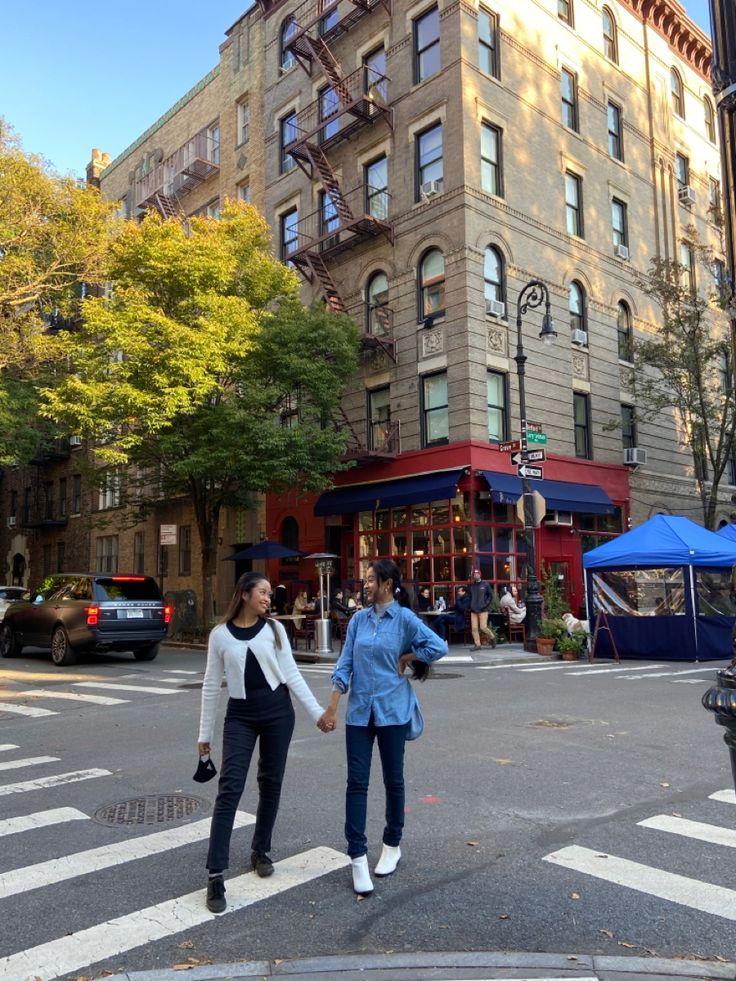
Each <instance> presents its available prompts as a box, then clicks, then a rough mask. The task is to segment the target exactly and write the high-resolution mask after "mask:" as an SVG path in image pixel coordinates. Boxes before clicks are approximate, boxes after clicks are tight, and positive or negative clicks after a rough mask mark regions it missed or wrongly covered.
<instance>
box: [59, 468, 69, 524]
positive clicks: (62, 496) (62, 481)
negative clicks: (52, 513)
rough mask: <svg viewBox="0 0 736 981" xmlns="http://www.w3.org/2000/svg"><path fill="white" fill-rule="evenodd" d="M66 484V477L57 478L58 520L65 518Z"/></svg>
mask: <svg viewBox="0 0 736 981" xmlns="http://www.w3.org/2000/svg"><path fill="white" fill-rule="evenodd" d="M66 484H67V481H66V477H60V478H59V517H60V518H65V517H66V507H67V501H66Z"/></svg>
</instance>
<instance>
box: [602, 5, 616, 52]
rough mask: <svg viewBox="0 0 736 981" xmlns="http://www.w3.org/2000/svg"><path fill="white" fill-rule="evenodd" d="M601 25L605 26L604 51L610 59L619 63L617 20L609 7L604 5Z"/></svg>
mask: <svg viewBox="0 0 736 981" xmlns="http://www.w3.org/2000/svg"><path fill="white" fill-rule="evenodd" d="M601 26H602V28H603V53H604V54H605V56H606V58H608V60H609V61H613V62H615V63H616V64H618V39H617V37H616V21H615V20H614V17H613V14H612V13H611V11H610V10H609V9H608V7H604V8H603V11H602V13H601Z"/></svg>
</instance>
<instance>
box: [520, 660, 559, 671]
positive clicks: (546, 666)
mask: <svg viewBox="0 0 736 981" xmlns="http://www.w3.org/2000/svg"><path fill="white" fill-rule="evenodd" d="M517 667H518V665H517ZM556 668H567V669H568V670H569V669H570V665H569V664H568V663H567V662H565V663H564V664H563V663H562V661H559V662H557V663H556V664H542V665H540V667H538V668H519V671H523V672H524V673H525V674H530V673H531V672H532V671H554V670H555V669H556Z"/></svg>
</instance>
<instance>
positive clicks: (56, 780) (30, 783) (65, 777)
mask: <svg viewBox="0 0 736 981" xmlns="http://www.w3.org/2000/svg"><path fill="white" fill-rule="evenodd" d="M111 776H112V773H111V772H110V770H72V771H71V772H70V773H56V774H54V776H52V777H39V778H38V780H23V781H22V782H21V783H4V784H0V797H7V795H8V794H25V793H27V792H28V791H31V790H45V789H46V788H47V787H58V786H59V785H60V784H63V783H79V781H80V780H94V779H95V777H111Z"/></svg>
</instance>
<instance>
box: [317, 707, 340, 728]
mask: <svg viewBox="0 0 736 981" xmlns="http://www.w3.org/2000/svg"><path fill="white" fill-rule="evenodd" d="M336 726H337V714H336V712H335V709H334V708H328V709H325V711H324V713H323V714H322V715H321V716H320V717H319V719H317V728H318V729H319V730H321V731H322V732H334V731H335V728H336Z"/></svg>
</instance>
